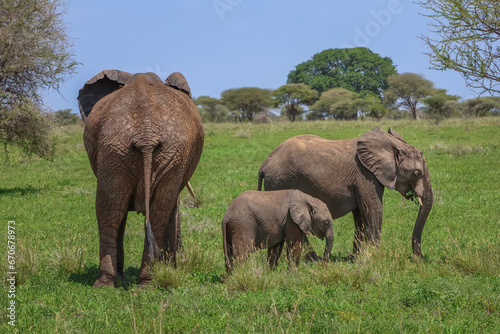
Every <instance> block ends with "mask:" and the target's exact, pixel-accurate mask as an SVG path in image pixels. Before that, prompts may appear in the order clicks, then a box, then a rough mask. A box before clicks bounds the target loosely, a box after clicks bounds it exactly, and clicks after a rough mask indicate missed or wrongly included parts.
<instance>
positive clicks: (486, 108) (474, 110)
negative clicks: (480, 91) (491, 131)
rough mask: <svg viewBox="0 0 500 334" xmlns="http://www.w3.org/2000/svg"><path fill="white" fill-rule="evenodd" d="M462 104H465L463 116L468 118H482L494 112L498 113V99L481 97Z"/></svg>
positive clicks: (499, 108)
mask: <svg viewBox="0 0 500 334" xmlns="http://www.w3.org/2000/svg"><path fill="white" fill-rule="evenodd" d="M463 103H464V104H465V108H464V114H465V116H468V117H484V116H487V115H488V114H491V113H492V112H493V111H494V110H497V112H498V111H500V97H493V96H483V97H478V98H475V99H469V100H467V101H464V102H463Z"/></svg>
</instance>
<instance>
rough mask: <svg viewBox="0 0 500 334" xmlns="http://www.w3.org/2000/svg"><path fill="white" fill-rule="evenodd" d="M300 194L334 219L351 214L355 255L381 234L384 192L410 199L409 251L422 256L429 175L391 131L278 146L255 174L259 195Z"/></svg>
mask: <svg viewBox="0 0 500 334" xmlns="http://www.w3.org/2000/svg"><path fill="white" fill-rule="evenodd" d="M263 179H264V187H265V190H279V189H299V190H301V191H303V192H305V193H307V194H309V195H311V196H313V197H316V198H318V199H320V200H322V201H323V202H325V203H326V204H327V206H328V208H329V210H330V212H331V214H332V217H333V219H335V218H339V217H342V216H344V215H346V214H347V213H349V212H352V214H353V217H354V222H355V234H354V246H353V249H354V253H355V254H356V253H357V252H359V250H360V249H361V246H362V243H363V242H371V243H373V244H378V243H379V241H380V231H381V229H382V196H383V194H384V187H387V188H389V189H390V190H394V189H396V190H397V191H398V192H399V193H400V194H401V195H403V196H404V197H405V198H407V199H409V198H412V197H414V196H417V197H418V200H419V203H420V209H419V212H418V216H417V220H416V222H415V227H414V229H413V238H412V246H413V252H414V253H415V254H416V255H419V256H422V251H421V238H422V230H423V228H424V225H425V222H426V220H427V216H428V215H429V212H430V210H431V208H432V203H433V194H432V187H431V182H430V178H429V170H428V168H427V163H426V161H425V159H424V155H423V153H422V151H420V150H419V149H417V148H415V147H414V146H411V145H409V144H407V143H406V141H405V140H404V139H403V138H402V137H401V136H400V135H399V134H398V133H397V132H396V131H394V130H392V129H389V133H386V132H385V131H383V130H382V129H381V128H379V127H376V128H374V129H372V130H370V131H368V132H366V133H365V134H364V135H363V136H361V137H359V138H352V139H343V140H326V139H323V138H320V137H317V136H313V135H301V136H296V137H292V138H290V139H288V140H286V141H285V142H283V143H282V144H280V145H279V146H278V147H277V148H276V149H275V150H274V151H273V152H272V153H271V154H270V155H269V156H268V157H267V159H266V160H265V161H264V163H263V164H262V166H261V168H260V170H259V181H258V182H259V183H258V189H259V190H261V188H262V180H263Z"/></svg>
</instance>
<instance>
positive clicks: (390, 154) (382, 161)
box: [357, 127, 401, 190]
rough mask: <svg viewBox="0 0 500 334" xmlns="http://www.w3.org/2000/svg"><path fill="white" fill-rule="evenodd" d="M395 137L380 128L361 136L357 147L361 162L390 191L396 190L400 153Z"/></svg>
mask: <svg viewBox="0 0 500 334" xmlns="http://www.w3.org/2000/svg"><path fill="white" fill-rule="evenodd" d="M394 133H396V132H395V131H394ZM396 134H397V133H396ZM393 136H394V135H389V134H388V133H386V132H384V131H383V130H382V129H381V128H380V127H376V128H373V129H372V130H370V131H368V132H366V133H365V134H364V135H363V136H361V138H360V139H359V140H358V147H357V151H358V158H359V161H360V162H361V163H362V164H363V166H365V168H366V169H368V170H369V171H370V172H372V173H373V174H374V175H375V176H376V177H377V180H379V182H380V183H382V184H383V185H384V186H385V187H387V188H389V189H390V190H394V189H395V188H396V171H397V159H398V152H399V150H398V148H397V146H396V145H395V142H394V139H393ZM398 136H399V135H398ZM394 137H396V136H394ZM399 137H401V136H399ZM396 138H397V137H396ZM398 140H400V139H399V138H398Z"/></svg>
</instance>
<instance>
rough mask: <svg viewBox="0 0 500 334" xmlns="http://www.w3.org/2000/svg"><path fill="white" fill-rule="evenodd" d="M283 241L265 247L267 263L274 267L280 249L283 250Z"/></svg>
mask: <svg viewBox="0 0 500 334" xmlns="http://www.w3.org/2000/svg"><path fill="white" fill-rule="evenodd" d="M283 244H284V242H281V243H279V244H277V245H275V246H273V247H269V248H268V249H267V263H268V264H269V266H270V267H271V269H274V268H275V267H276V266H277V265H278V260H279V258H280V256H281V251H282V250H283Z"/></svg>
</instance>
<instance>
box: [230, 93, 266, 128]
mask: <svg viewBox="0 0 500 334" xmlns="http://www.w3.org/2000/svg"><path fill="white" fill-rule="evenodd" d="M271 94H272V90H270V89H263V88H257V87H243V88H233V89H228V90H225V91H223V92H222V93H221V97H222V103H223V104H224V105H225V106H226V107H227V108H228V109H229V110H231V111H235V112H236V113H235V114H236V115H237V117H238V120H239V121H240V122H243V121H244V120H245V119H247V120H249V121H252V120H253V118H254V117H255V116H256V115H257V114H258V113H260V112H262V111H265V110H266V109H267V108H269V107H271V106H272V105H273V101H272V99H271Z"/></svg>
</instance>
